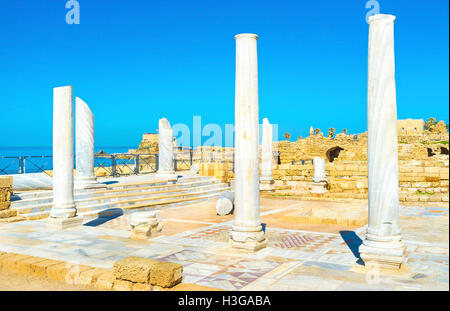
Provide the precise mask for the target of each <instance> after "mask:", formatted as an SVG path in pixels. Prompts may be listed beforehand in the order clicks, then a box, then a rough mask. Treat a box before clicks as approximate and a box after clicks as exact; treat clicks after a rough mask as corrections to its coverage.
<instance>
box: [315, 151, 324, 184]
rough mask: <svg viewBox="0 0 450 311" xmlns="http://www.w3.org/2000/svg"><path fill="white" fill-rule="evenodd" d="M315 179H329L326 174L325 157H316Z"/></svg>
mask: <svg viewBox="0 0 450 311" xmlns="http://www.w3.org/2000/svg"><path fill="white" fill-rule="evenodd" d="M313 181H315V182H321V181H327V177H326V175H325V159H322V158H319V157H314V176H313Z"/></svg>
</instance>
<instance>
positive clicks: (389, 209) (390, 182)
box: [360, 14, 404, 261]
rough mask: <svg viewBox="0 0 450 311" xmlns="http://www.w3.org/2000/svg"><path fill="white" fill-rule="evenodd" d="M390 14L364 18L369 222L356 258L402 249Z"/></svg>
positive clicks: (398, 253)
mask: <svg viewBox="0 0 450 311" xmlns="http://www.w3.org/2000/svg"><path fill="white" fill-rule="evenodd" d="M394 20H395V16H393V15H385V14H376V15H373V16H371V17H370V18H369V56H368V58H369V59H368V88H367V129H368V143H367V148H368V150H367V154H368V182H369V224H368V230H367V234H366V236H365V240H364V242H363V245H362V246H361V247H360V253H361V256H362V257H363V259H364V256H367V255H368V254H372V255H376V256H387V257H389V256H394V257H397V259H388V258H387V259H386V260H388V261H389V260H394V261H398V260H401V256H402V255H403V251H404V247H403V243H402V242H401V229H400V224H399V189H398V178H399V177H398V174H399V173H398V172H399V171H398V151H397V150H398V149H397V148H398V145H397V107H396V87H395V62H394Z"/></svg>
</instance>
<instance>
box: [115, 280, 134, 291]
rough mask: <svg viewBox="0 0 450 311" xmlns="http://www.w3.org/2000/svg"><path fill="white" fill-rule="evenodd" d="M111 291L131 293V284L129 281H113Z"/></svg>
mask: <svg viewBox="0 0 450 311" xmlns="http://www.w3.org/2000/svg"><path fill="white" fill-rule="evenodd" d="M113 289H114V290H117V291H131V290H133V283H132V282H130V281H124V280H117V279H116V280H115V281H114V286H113Z"/></svg>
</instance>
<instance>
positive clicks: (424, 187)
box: [273, 157, 449, 202]
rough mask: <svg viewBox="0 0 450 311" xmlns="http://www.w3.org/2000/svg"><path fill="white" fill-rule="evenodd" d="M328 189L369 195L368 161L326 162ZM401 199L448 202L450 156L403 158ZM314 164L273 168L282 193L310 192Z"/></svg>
mask: <svg viewBox="0 0 450 311" xmlns="http://www.w3.org/2000/svg"><path fill="white" fill-rule="evenodd" d="M325 170H326V174H327V179H328V193H326V194H325V195H323V197H329V198H348V199H367V190H368V184H367V161H340V162H336V163H326V166H325ZM399 171H400V175H399V179H400V182H399V187H400V201H411V202H417V201H423V202H448V199H449V167H448V157H442V158H439V159H435V160H433V161H400V163H399ZM313 175H314V167H313V165H311V164H307V165H301V164H281V165H276V166H275V167H274V170H273V177H274V179H275V190H276V192H277V193H279V194H288V195H302V196H309V195H310V192H311V182H312V177H313Z"/></svg>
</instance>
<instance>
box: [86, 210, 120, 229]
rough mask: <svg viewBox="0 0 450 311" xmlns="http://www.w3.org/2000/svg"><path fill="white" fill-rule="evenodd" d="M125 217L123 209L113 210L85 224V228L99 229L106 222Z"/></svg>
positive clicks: (104, 212)
mask: <svg viewBox="0 0 450 311" xmlns="http://www.w3.org/2000/svg"><path fill="white" fill-rule="evenodd" d="M122 215H123V210H122V209H121V208H111V209H108V210H106V211H103V212H102V213H101V214H100V215H99V216H98V218H96V219H94V220H91V221H89V222H87V223H85V224H84V226H89V227H97V226H100V225H102V224H104V223H105V222H108V221H110V220H113V219H114V218H117V217H120V216H122Z"/></svg>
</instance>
